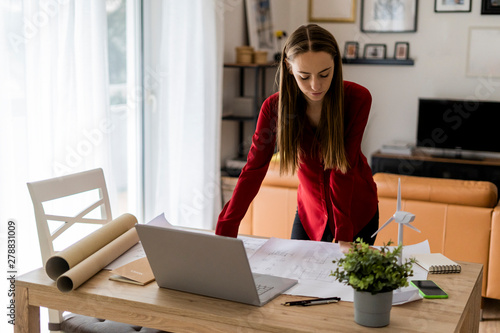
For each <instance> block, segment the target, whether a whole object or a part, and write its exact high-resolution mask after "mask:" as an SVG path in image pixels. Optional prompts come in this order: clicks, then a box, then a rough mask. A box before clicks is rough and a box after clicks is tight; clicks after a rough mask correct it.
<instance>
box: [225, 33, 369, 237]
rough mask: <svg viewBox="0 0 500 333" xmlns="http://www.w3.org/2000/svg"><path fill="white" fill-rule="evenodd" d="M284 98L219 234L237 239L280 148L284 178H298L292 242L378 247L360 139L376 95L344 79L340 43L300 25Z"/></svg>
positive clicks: (268, 111) (285, 73) (268, 109)
mask: <svg viewBox="0 0 500 333" xmlns="http://www.w3.org/2000/svg"><path fill="white" fill-rule="evenodd" d="M279 75H280V79H279V80H280V82H279V83H280V87H279V93H276V94H274V95H272V96H270V97H269V98H267V99H266V100H265V101H264V103H263V104H262V108H261V111H260V115H259V119H258V122H257V128H256V131H255V134H254V136H253V139H252V146H251V147H250V152H249V154H248V158H247V164H246V165H245V167H244V168H243V170H242V172H241V175H240V177H239V179H238V183H237V185H236V187H235V189H234V192H233V196H232V198H231V200H230V201H229V202H228V203H227V204H226V205H225V207H224V209H223V210H222V212H221V213H220V215H219V220H218V223H217V227H216V234H218V235H223V236H231V237H236V236H237V234H238V227H239V224H240V221H241V220H242V218H243V217H244V215H245V213H246V211H247V209H248V207H249V205H250V203H251V202H252V200H253V198H254V197H255V195H256V194H257V192H258V191H259V188H260V185H261V183H262V180H263V179H264V176H265V175H266V172H267V169H268V167H269V163H270V161H271V158H272V155H273V153H274V148H275V144H276V142H277V146H278V151H279V155H280V172H281V173H286V172H291V173H292V174H293V173H295V172H297V176H298V178H299V183H300V184H299V187H298V192H297V213H296V217H295V221H294V224H293V228H292V239H309V240H315V241H328V242H331V241H333V240H335V241H337V242H339V241H343V242H352V241H353V240H356V238H357V237H361V238H363V240H364V241H365V242H368V243H370V244H373V242H374V238H371V235H372V234H373V233H374V232H375V231H376V230H377V228H378V199H377V189H376V185H375V182H374V181H373V177H372V172H371V169H370V167H369V165H368V163H367V160H366V157H365V156H364V155H363V154H362V152H361V140H362V137H363V133H364V129H365V126H366V123H367V121H368V115H369V112H370V106H371V95H370V93H369V91H368V90H367V89H365V88H364V87H362V86H360V85H358V84H355V83H352V82H348V81H345V82H344V81H343V78H342V59H341V54H340V52H339V48H338V45H337V42H336V41H335V38H334V37H333V36H332V34H330V33H329V32H328V31H326V30H325V29H323V28H321V27H319V26H318V25H315V24H310V25H307V26H301V27H299V28H298V29H297V30H296V31H295V32H294V33H293V34H291V35H290V37H289V38H288V40H287V41H286V43H285V46H284V48H283V52H282V56H281V61H280V65H279Z"/></svg>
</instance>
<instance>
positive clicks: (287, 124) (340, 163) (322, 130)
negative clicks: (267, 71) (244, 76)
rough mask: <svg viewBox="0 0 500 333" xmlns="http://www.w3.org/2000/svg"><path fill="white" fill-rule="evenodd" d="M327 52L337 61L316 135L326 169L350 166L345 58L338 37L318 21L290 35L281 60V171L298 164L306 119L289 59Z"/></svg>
mask: <svg viewBox="0 0 500 333" xmlns="http://www.w3.org/2000/svg"><path fill="white" fill-rule="evenodd" d="M309 51H311V52H327V53H329V54H330V55H331V56H332V58H333V61H334V73H333V79H332V83H331V85H330V88H329V89H328V91H327V93H326V94H325V97H324V99H323V106H322V110H321V119H320V123H319V125H318V128H317V131H316V133H317V136H316V137H317V139H318V141H319V144H320V153H321V157H322V158H323V162H324V165H325V169H337V170H340V171H341V172H343V173H345V172H346V171H347V169H348V167H349V165H348V161H347V157H346V154H345V147H344V80H343V77H342V59H341V55H340V52H339V47H338V44H337V41H336V40H335V38H334V37H333V35H332V34H331V33H329V32H328V31H327V30H325V29H323V28H321V27H320V26H318V25H316V24H309V25H303V26H300V27H299V28H298V29H297V30H295V31H294V32H293V33H292V34H291V35H290V37H289V38H288V39H287V41H286V43H285V46H284V47H283V51H282V53H281V60H280V64H279V72H278V73H279V102H278V137H277V141H278V150H279V153H280V173H288V172H290V171H291V173H292V174H294V173H295V171H296V170H297V168H298V165H299V160H300V155H301V154H302V153H304V152H301V151H300V142H301V139H302V135H303V132H304V125H305V123H306V121H307V118H306V108H307V101H306V100H305V97H304V96H303V94H302V92H301V91H300V89H299V87H298V86H297V82H296V81H295V78H294V77H293V75H292V74H291V73H289V71H288V70H287V65H286V61H287V60H290V61H293V59H294V58H295V57H296V56H297V55H299V54H302V53H305V52H309Z"/></svg>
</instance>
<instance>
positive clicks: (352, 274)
mask: <svg viewBox="0 0 500 333" xmlns="http://www.w3.org/2000/svg"><path fill="white" fill-rule="evenodd" d="M352 245H353V246H352V247H351V248H350V249H349V252H348V253H347V254H346V255H345V257H343V258H341V259H339V260H334V261H333V263H337V268H336V270H335V271H332V272H331V274H330V275H332V276H334V277H335V278H336V280H338V281H339V282H342V283H344V284H347V285H350V286H352V287H353V288H354V289H356V290H358V291H367V292H371V293H372V294H377V293H381V292H386V291H391V290H395V289H397V288H400V287H407V286H408V277H410V276H412V275H413V269H412V267H413V266H412V264H413V263H415V259H413V258H411V259H407V260H406V261H405V262H404V263H401V264H399V263H398V260H399V256H400V254H401V252H402V250H403V248H402V246H401V245H399V246H397V247H395V248H393V249H392V250H391V249H390V248H389V246H390V245H391V242H389V243H387V244H384V246H383V247H382V248H381V249H380V250H377V249H374V248H372V247H370V246H369V245H368V244H367V243H364V242H363V241H362V240H361V239H360V238H358V239H356V241H355V242H353V243H352Z"/></svg>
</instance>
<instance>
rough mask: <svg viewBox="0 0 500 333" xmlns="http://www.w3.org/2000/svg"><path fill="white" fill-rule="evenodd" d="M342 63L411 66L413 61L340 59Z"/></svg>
mask: <svg viewBox="0 0 500 333" xmlns="http://www.w3.org/2000/svg"><path fill="white" fill-rule="evenodd" d="M342 63H343V64H345V65H391V66H394V65H397V66H413V65H414V64H415V61H414V60H413V59H405V60H398V59H345V58H342Z"/></svg>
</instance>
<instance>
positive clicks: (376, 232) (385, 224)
mask: <svg viewBox="0 0 500 333" xmlns="http://www.w3.org/2000/svg"><path fill="white" fill-rule="evenodd" d="M393 220H394V216H391V218H390V219H389V220H387V222H385V223H384V225H383V226H381V227H380V228H379V229H378V230H377V231H375V233H374V234H373V235H372V237H371V238H373V237H375V235H376V234H378V233H379V231H380V230H382V229H384V228H385V227H386V226H387V225H388V224H389V223H391V221H393Z"/></svg>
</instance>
